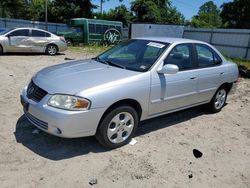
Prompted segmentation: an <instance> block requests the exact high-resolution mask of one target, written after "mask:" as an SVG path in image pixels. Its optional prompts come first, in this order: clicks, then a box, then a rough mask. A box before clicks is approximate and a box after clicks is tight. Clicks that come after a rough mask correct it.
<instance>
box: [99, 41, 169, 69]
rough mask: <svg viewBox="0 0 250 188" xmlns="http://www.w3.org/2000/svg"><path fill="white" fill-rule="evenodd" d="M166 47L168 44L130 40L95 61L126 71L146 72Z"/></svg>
mask: <svg viewBox="0 0 250 188" xmlns="http://www.w3.org/2000/svg"><path fill="white" fill-rule="evenodd" d="M168 45H169V43H164V42H156V41H149V40H130V41H128V42H123V43H120V44H119V45H117V46H115V47H114V48H112V49H110V50H108V51H106V52H104V53H103V54H101V55H100V56H98V57H97V58H95V59H96V60H99V61H100V62H103V63H107V64H110V65H114V66H119V67H121V68H125V69H128V70H134V71H139V72H146V71H147V70H148V69H149V68H150V67H151V66H152V65H153V64H154V62H155V61H156V60H157V59H158V58H159V56H160V55H161V54H162V53H163V52H164V51H165V49H166V48H167V47H168Z"/></svg>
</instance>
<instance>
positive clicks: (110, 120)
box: [96, 106, 139, 148]
mask: <svg viewBox="0 0 250 188" xmlns="http://www.w3.org/2000/svg"><path fill="white" fill-rule="evenodd" d="M138 123H139V118H138V114H137V112H136V111H135V109H134V108H132V107H130V106H120V107H117V108H115V109H113V110H112V111H110V112H109V113H108V114H107V115H106V116H105V117H104V119H103V120H102V122H101V123H100V126H99V128H98V130H97V133H96V138H97V140H98V141H99V142H100V144H102V145H103V146H105V147H108V148H117V147H120V146H123V145H125V144H126V143H127V142H128V141H129V140H130V139H131V137H132V136H133V135H134V133H135V131H136V129H137V126H138Z"/></svg>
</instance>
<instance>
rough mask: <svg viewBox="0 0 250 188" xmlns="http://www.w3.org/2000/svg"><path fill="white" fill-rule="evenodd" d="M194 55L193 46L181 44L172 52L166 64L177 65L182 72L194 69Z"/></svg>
mask: <svg viewBox="0 0 250 188" xmlns="http://www.w3.org/2000/svg"><path fill="white" fill-rule="evenodd" d="M192 54H193V53H192V45H191V44H179V45H177V46H175V47H174V48H173V49H172V50H171V52H170V53H169V55H168V56H167V58H166V59H165V61H164V64H174V65H177V66H178V67H179V70H180V71H181V70H188V69H192V68H193V64H192V59H193V58H192Z"/></svg>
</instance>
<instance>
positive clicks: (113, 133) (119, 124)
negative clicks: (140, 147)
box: [107, 112, 135, 144]
mask: <svg viewBox="0 0 250 188" xmlns="http://www.w3.org/2000/svg"><path fill="white" fill-rule="evenodd" d="M134 123H135V122H134V118H133V116H132V115H131V114H130V113H128V112H121V113H119V114H117V115H115V116H114V117H113V119H112V120H111V121H110V123H109V126H108V129H107V136H108V139H109V141H110V142H111V143H114V144H119V143H121V142H123V141H125V140H126V139H127V138H128V137H129V136H130V135H131V133H132V131H133V128H134Z"/></svg>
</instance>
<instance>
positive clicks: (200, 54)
mask: <svg viewBox="0 0 250 188" xmlns="http://www.w3.org/2000/svg"><path fill="white" fill-rule="evenodd" d="M195 47H196V52H197V60H198V65H199V67H200V68H204V67H211V66H215V65H218V64H220V63H221V62H222V60H221V58H220V57H219V55H218V54H217V53H216V52H215V51H214V50H212V49H211V48H210V47H208V46H206V45H204V44H196V45H195Z"/></svg>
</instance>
